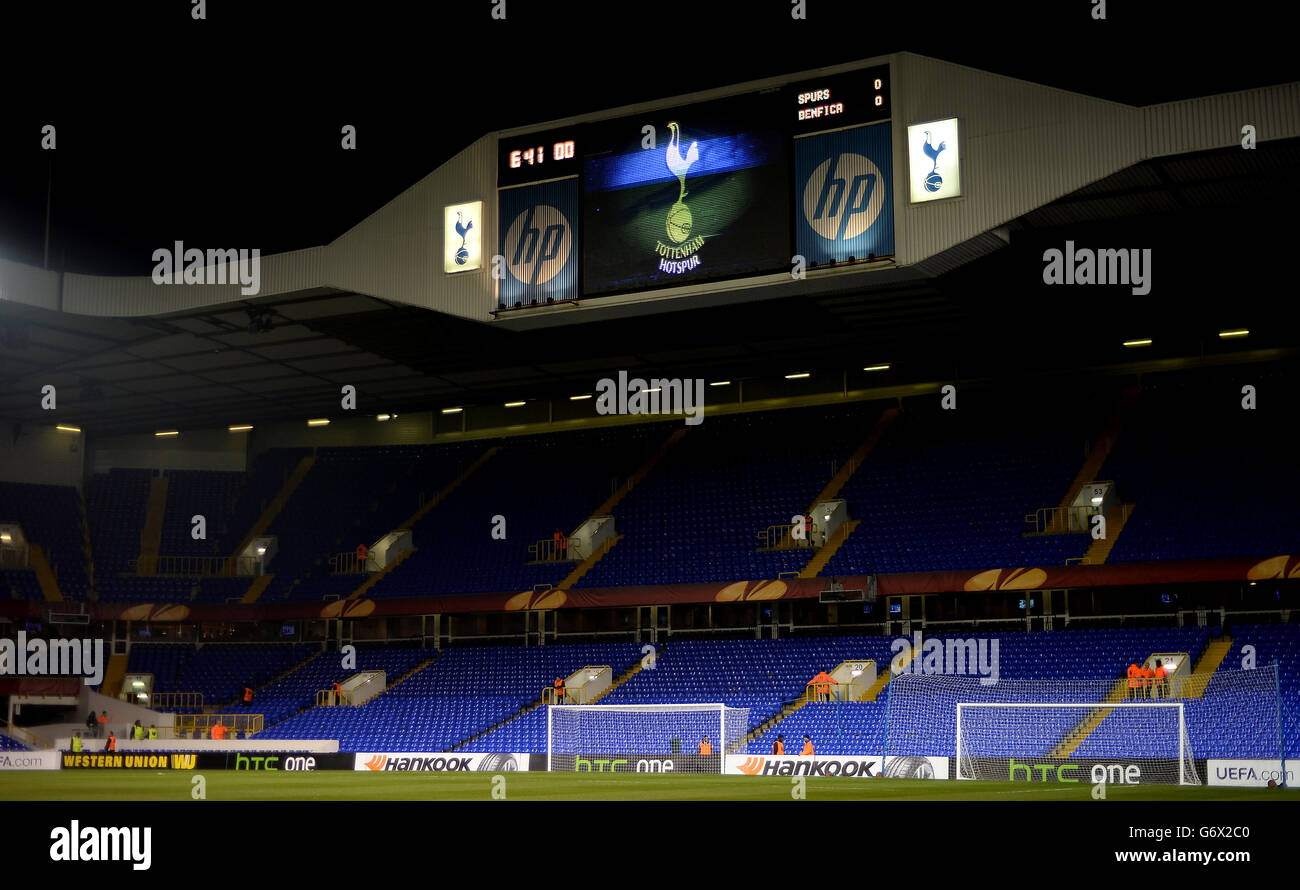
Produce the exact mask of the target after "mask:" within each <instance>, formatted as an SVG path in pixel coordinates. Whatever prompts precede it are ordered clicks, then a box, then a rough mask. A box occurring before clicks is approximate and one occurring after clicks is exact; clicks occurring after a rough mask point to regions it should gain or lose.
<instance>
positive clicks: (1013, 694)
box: [884, 664, 1285, 784]
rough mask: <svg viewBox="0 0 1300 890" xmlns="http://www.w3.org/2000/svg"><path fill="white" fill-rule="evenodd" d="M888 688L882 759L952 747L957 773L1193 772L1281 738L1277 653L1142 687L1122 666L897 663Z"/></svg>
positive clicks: (1268, 747)
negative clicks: (1053, 675)
mask: <svg viewBox="0 0 1300 890" xmlns="http://www.w3.org/2000/svg"><path fill="white" fill-rule="evenodd" d="M886 694H887V696H888V706H887V708H886V717H885V721H886V725H885V730H884V736H885V745H884V755H885V760H886V764H887V765H888V761H889V760H891V759H898V758H905V757H929V758H952V759H953V766H952V775H953V776H954V777H956V778H961V779H986V780H998V781H1004V782H1005V781H1015V782H1085V783H1096V782H1099V781H1104V782H1107V783H1126V784H1134V783H1147V784H1150V783H1169V784H1200V783H1201V782H1202V781H1203V780H1204V779H1205V759H1223V758H1227V759H1242V758H1244V759H1256V760H1280V758H1281V757H1282V751H1283V750H1285V744H1284V739H1283V734H1282V730H1283V723H1282V721H1281V719H1280V716H1279V715H1280V713H1281V709H1280V707H1279V702H1280V693H1279V684H1278V668H1277V666H1276V665H1275V664H1274V665H1268V666H1260V667H1259V668H1257V669H1253V670H1219V671H1216V672H1215V673H1213V674H1208V675H1207V674H1193V675H1192V676H1190V677H1188V678H1187V680H1186V682H1185V683H1184V684H1180V685H1179V686H1177V687H1175V688H1174V689H1172V690H1164V691H1162V692H1156V693H1147V692H1144V693H1143V697H1141V698H1138V697H1136V696H1134V694H1133V692H1132V691H1131V690H1130V689H1129V687H1128V681H1127V680H1126V679H1124V678H1116V679H1114V680H1098V681H1076V680H1057V679H1033V680H1030V679H1024V680H1018V679H1002V680H1000V681H998V682H995V683H987V681H986V679H984V678H979V677H971V676H956V675H951V674H948V675H944V674H899V675H897V676H895V677H893V678H892V679H891V680H890V683H889V687H888V691H887V693H886ZM1147 695H1151V697H1146V696H1147ZM1130 696H1133V697H1130ZM1157 696H1158V697H1157Z"/></svg>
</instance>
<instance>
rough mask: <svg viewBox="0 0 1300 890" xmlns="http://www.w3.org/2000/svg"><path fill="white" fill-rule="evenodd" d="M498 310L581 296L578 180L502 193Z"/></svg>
mask: <svg viewBox="0 0 1300 890" xmlns="http://www.w3.org/2000/svg"><path fill="white" fill-rule="evenodd" d="M499 211H500V212H499V213H498V214H497V218H498V219H499V220H500V225H501V240H500V244H501V256H502V257H503V258H504V260H505V276H504V277H503V278H502V279H501V284H500V291H499V293H498V296H497V305H498V306H518V305H521V304H523V305H527V304H529V303H545V302H546V301H547V300H572V299H576V298H577V297H578V180H577V179H576V178H571V179H563V180H560V181H558V182H547V183H543V184H541V185H533V186H523V187H520V188H513V189H503V190H502V191H501V192H500V206H499Z"/></svg>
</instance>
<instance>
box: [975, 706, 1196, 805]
mask: <svg viewBox="0 0 1300 890" xmlns="http://www.w3.org/2000/svg"><path fill="white" fill-rule="evenodd" d="M1062 730H1064V732H1062ZM955 731H956V749H957V753H956V758H957V778H959V779H983V780H1002V781H1007V780H1010V781H1013V782H1015V781H1025V782H1061V783H1065V782H1098V781H1101V782H1114V783H1118V784H1141V783H1148V784H1149V783H1155V784H1162V785H1199V784H1200V778H1199V777H1198V776H1197V773H1196V765H1195V764H1194V763H1193V762H1192V753H1191V747H1190V746H1189V745H1188V743H1187V722H1186V720H1185V716H1184V711H1183V704H1182V702H1123V703H1120V704H1117V705H1105V704H1102V705H1099V704H1097V703H1087V704H1085V703H1079V702H1069V703H1066V702H1042V703H1030V702H958V703H957V715H956V730H955ZM1085 745H1087V746H1091V749H1092V750H1091V752H1090V753H1092V754H1093V755H1094V756H1093V757H1091V758H1089V757H1086V756H1083V755H1080V754H1079V748H1080V747H1084V746H1085Z"/></svg>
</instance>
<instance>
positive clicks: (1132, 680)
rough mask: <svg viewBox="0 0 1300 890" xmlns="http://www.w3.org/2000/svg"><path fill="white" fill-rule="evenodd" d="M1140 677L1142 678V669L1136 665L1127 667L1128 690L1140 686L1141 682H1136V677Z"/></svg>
mask: <svg viewBox="0 0 1300 890" xmlns="http://www.w3.org/2000/svg"><path fill="white" fill-rule="evenodd" d="M1140 676H1142V669H1141V668H1140V667H1138V666H1137V665H1136V664H1130V665H1129V666H1128V688H1129V689H1137V688H1138V686H1140V685H1142V684H1141V682H1140V681H1139V680H1138V677H1140Z"/></svg>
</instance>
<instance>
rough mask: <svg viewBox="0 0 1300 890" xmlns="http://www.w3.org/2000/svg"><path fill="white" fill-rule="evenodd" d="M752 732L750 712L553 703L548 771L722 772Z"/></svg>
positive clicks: (548, 725)
mask: <svg viewBox="0 0 1300 890" xmlns="http://www.w3.org/2000/svg"><path fill="white" fill-rule="evenodd" d="M748 731H749V709H748V708H732V707H728V706H726V705H724V704H656V705H551V706H549V708H548V711H547V717H546V754H547V769H549V770H552V771H560V772H693V773H721V772H722V771H723V763H724V757H725V755H726V754H730V753H735V752H737V751H739V750H740V749H741V748H742V747H743V746H744V744H745V740H746V735H747V733H748ZM701 743H704V744H705V745H707V748H706V749H705V750H706V751H707V752H708V753H705V754H701V753H700V751H701V747H700V746H701Z"/></svg>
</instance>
